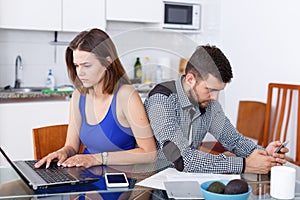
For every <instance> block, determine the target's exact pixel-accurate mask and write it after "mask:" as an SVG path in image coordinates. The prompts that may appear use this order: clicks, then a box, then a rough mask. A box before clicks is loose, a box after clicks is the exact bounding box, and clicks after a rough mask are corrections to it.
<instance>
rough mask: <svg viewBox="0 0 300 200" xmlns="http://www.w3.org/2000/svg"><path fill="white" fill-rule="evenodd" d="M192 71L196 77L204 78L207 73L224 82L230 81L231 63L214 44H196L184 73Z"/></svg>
mask: <svg viewBox="0 0 300 200" xmlns="http://www.w3.org/2000/svg"><path fill="white" fill-rule="evenodd" d="M187 73H193V74H194V76H195V77H196V79H201V80H206V79H207V77H208V74H211V75H213V76H214V77H216V78H217V79H219V80H220V81H222V82H224V83H229V82H230V81H231V78H232V77H233V75H232V69H231V65H230V63H229V61H228V59H227V58H226V56H225V55H224V54H223V52H222V51H221V50H220V49H219V48H217V47H215V46H209V45H206V46H198V47H197V49H196V51H195V52H194V53H193V55H192V56H191V58H190V59H189V61H188V63H187V66H186V69H185V74H187Z"/></svg>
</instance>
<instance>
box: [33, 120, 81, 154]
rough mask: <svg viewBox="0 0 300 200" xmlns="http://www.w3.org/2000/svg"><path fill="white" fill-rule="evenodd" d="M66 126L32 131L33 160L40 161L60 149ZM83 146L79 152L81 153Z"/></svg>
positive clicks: (64, 138) (47, 127)
mask: <svg viewBox="0 0 300 200" xmlns="http://www.w3.org/2000/svg"><path fill="white" fill-rule="evenodd" d="M67 130H68V124H59V125H52V126H45V127H40V128H34V129H32V136H33V146H34V159H41V158H43V157H44V156H46V155H48V154H49V153H51V152H54V151H56V150H58V149H60V148H62V147H63V146H64V144H65V141H66V137H67ZM83 148H84V147H83V145H81V147H80V152H82V151H83Z"/></svg>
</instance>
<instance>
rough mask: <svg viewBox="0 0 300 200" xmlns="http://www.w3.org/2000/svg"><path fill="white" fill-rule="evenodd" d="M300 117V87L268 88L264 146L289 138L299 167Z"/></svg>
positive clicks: (272, 85) (294, 161) (282, 86)
mask: <svg viewBox="0 0 300 200" xmlns="http://www.w3.org/2000/svg"><path fill="white" fill-rule="evenodd" d="M299 115H300V85H292V84H279V83H270V84H269V86H268V97H267V108H266V117H265V123H266V124H265V127H264V138H263V146H267V145H268V144H269V142H271V141H274V140H280V141H282V142H283V141H285V140H287V138H289V140H290V143H289V145H288V146H289V148H290V150H291V151H295V159H293V160H292V162H293V163H295V164H297V165H300V145H299V144H300V116H299ZM294 118H295V119H294ZM290 138H292V139H290ZM291 140H292V141H291ZM297 144H298V145H297Z"/></svg>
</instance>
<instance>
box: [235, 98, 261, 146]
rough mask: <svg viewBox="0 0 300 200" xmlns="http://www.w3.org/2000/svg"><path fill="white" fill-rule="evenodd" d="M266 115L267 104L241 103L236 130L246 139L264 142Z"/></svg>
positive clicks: (255, 102)
mask: <svg viewBox="0 0 300 200" xmlns="http://www.w3.org/2000/svg"><path fill="white" fill-rule="evenodd" d="M265 115H266V103H262V102H258V101H240V102H239V108H238V116H237V123H236V129H237V130H238V131H239V132H240V133H242V134H243V135H245V136H246V137H249V138H252V139H255V140H256V141H257V144H259V145H261V144H262V142H263V132H264V124H265Z"/></svg>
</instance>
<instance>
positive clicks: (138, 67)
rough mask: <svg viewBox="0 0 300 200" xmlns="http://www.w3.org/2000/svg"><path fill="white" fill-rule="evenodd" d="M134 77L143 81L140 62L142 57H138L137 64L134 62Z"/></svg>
mask: <svg viewBox="0 0 300 200" xmlns="http://www.w3.org/2000/svg"><path fill="white" fill-rule="evenodd" d="M134 78H135V79H139V80H140V81H141V79H142V64H141V62H140V58H139V57H137V58H136V61H135V64H134Z"/></svg>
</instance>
